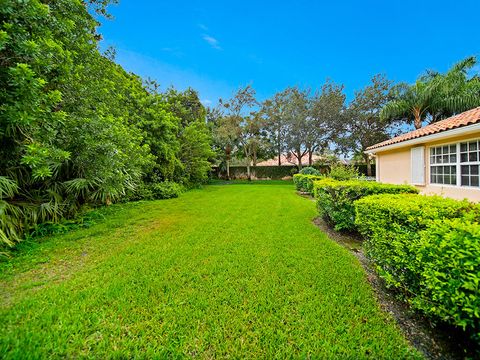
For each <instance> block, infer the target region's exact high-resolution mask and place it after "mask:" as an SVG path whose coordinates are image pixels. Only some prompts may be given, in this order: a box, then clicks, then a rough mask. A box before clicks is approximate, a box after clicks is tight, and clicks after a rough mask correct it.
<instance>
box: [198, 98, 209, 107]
mask: <svg viewBox="0 0 480 360" xmlns="http://www.w3.org/2000/svg"><path fill="white" fill-rule="evenodd" d="M200 102H201V103H202V104H203V105H205V106H209V105H212V100H208V99H203V100H200Z"/></svg>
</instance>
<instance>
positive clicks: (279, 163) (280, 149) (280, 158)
mask: <svg viewBox="0 0 480 360" xmlns="http://www.w3.org/2000/svg"><path fill="white" fill-rule="evenodd" d="M278 166H282V148H281V147H280V145H278Z"/></svg>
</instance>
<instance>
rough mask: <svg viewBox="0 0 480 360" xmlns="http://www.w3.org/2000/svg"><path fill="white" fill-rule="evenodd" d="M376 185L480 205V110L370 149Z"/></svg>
mask: <svg viewBox="0 0 480 360" xmlns="http://www.w3.org/2000/svg"><path fill="white" fill-rule="evenodd" d="M366 152H367V153H369V154H372V155H374V156H375V158H376V164H377V166H376V178H377V181H380V182H385V183H393V184H404V183H408V184H413V185H415V186H417V187H418V188H419V189H420V191H421V192H422V193H424V194H440V195H443V196H447V197H452V198H456V199H464V198H467V199H469V200H471V201H477V202H478V201H480V181H479V176H480V175H479V174H480V171H479V170H480V169H479V166H480V107H477V108H475V109H472V110H469V111H465V112H463V113H461V114H458V115H455V116H452V117H450V118H448V119H445V120H442V121H439V122H436V123H433V124H430V125H428V126H425V127H423V128H421V129H418V130H415V131H411V132H409V133H406V134H403V135H400V136H397V137H394V138H393V139H390V140H387V141H384V142H381V143H379V144H375V145H372V146H370V147H369V148H368V149H367V151H366Z"/></svg>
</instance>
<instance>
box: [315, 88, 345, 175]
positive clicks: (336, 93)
mask: <svg viewBox="0 0 480 360" xmlns="http://www.w3.org/2000/svg"><path fill="white" fill-rule="evenodd" d="M343 88H344V86H343V85H337V84H335V83H332V82H330V81H327V82H325V84H323V85H322V88H321V90H320V91H319V92H317V93H316V94H315V95H314V96H313V98H312V99H310V103H311V105H310V112H309V116H308V118H307V121H308V124H309V126H308V130H309V131H308V134H307V149H308V164H309V165H310V166H311V165H312V162H313V161H312V157H313V154H314V153H316V152H324V151H325V150H326V149H327V148H328V145H329V143H330V142H332V140H333V139H332V138H333V137H334V134H335V129H336V128H338V126H339V125H341V117H342V112H343V110H344V107H345V94H343Z"/></svg>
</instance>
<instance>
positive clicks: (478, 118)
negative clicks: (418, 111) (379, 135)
mask: <svg viewBox="0 0 480 360" xmlns="http://www.w3.org/2000/svg"><path fill="white" fill-rule="evenodd" d="M477 122H480V106H479V107H477V108H475V109H472V110H468V111H465V112H463V113H460V114H458V115H454V116H452V117H449V118H448V119H445V120H442V121H438V122H436V123H433V124H430V125H427V126H425V127H423V128H421V129H417V130H414V131H411V132H408V133H406V134H402V135H399V136H396V137H394V138H392V139H390V140H386V141H384V142H381V143H378V144H375V145H372V146H370V147H368V148H367V150H373V149H378V148H381V147H384V146H387V145H393V144H397V143H400V142H403V141H407V140H412V139H416V138H420V137H422V136H427V135H432V134H437V133H440V132H443V131H447V130H451V129H455V128H459V127H462V126H466V125H472V124H475V123H477Z"/></svg>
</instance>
